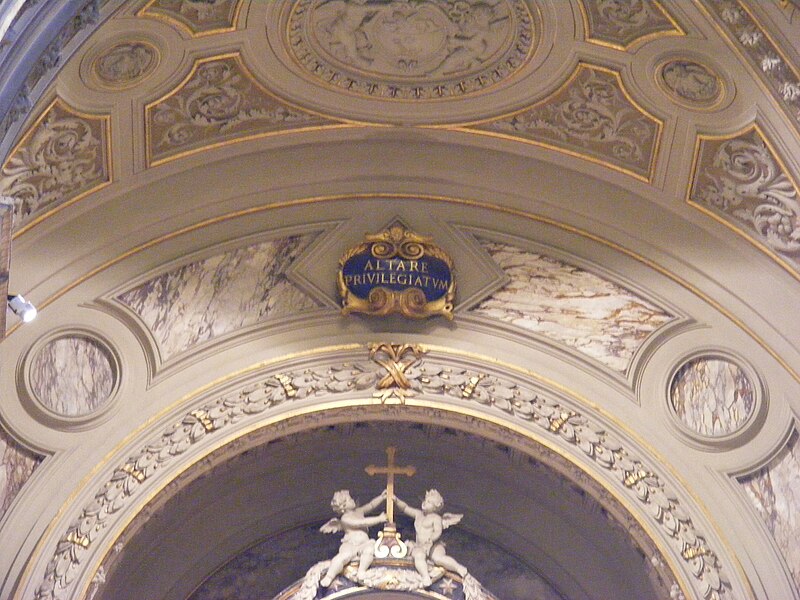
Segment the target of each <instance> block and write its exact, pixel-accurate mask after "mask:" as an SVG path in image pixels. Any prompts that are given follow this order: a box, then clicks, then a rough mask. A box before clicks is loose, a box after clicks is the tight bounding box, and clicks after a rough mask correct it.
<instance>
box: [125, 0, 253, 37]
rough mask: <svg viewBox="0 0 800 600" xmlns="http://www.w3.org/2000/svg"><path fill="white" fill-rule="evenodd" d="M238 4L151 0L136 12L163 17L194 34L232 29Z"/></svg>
mask: <svg viewBox="0 0 800 600" xmlns="http://www.w3.org/2000/svg"><path fill="white" fill-rule="evenodd" d="M241 4H242V0H151V1H150V2H148V4H147V5H146V6H145V7H144V8H143V9H142V10H141V11H139V15H141V16H145V17H158V18H162V19H165V20H166V21H169V22H173V23H175V24H177V25H179V26H181V27H183V28H185V29H187V30H188V31H189V32H191V33H192V34H193V35H204V34H211V33H221V32H224V31H231V30H233V29H235V28H236V16H237V15H238V14H239V8H240V7H241Z"/></svg>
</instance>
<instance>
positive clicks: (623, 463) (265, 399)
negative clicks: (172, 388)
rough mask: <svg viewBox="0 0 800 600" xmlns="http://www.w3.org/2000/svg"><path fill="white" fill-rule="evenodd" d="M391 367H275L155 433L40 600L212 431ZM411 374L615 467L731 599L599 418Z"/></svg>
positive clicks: (71, 575) (58, 561) (722, 597)
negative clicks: (154, 481) (129, 507)
mask: <svg viewBox="0 0 800 600" xmlns="http://www.w3.org/2000/svg"><path fill="white" fill-rule="evenodd" d="M384 372H385V371H384V369H383V367H381V366H380V365H378V364H376V363H374V362H370V361H368V360H366V357H365V359H364V360H363V361H360V362H359V361H355V362H352V361H351V362H347V363H344V364H325V365H319V366H315V367H312V368H305V369H299V370H297V371H292V372H287V373H274V374H272V375H270V376H267V377H266V378H264V379H263V380H262V381H261V382H260V383H251V384H248V385H247V386H245V387H243V388H241V389H236V390H232V391H230V392H228V393H226V394H225V395H223V396H220V397H217V398H215V399H211V400H207V401H205V402H204V403H203V404H202V405H200V406H198V407H197V408H195V409H193V410H191V411H189V412H188V413H186V414H185V415H184V416H183V417H182V418H180V419H179V420H177V421H175V422H174V423H173V424H172V425H170V426H169V427H167V428H166V429H165V430H163V431H162V432H160V433H157V434H155V435H154V436H152V437H151V438H150V439H149V440H148V441H147V443H145V444H143V445H142V446H141V447H140V449H139V450H138V451H134V452H132V453H131V454H130V455H129V457H128V458H127V459H126V461H125V463H124V464H122V465H121V466H117V467H116V468H114V470H113V472H112V473H109V474H108V475H107V476H106V477H107V478H106V480H105V483H103V484H102V485H101V487H100V488H99V489H98V490H97V492H96V493H95V496H94V498H93V499H92V500H91V501H90V502H89V503H88V504H87V505H86V506H84V508H83V509H82V510H81V512H80V515H78V516H77V517H76V518H75V519H74V521H73V522H72V523H71V524H70V525H69V527H68V528H67V531H66V532H65V533H64V534H63V536H62V537H61V540H60V541H59V543H58V544H57V547H56V548H55V551H54V555H53V557H52V559H51V560H50V562H49V563H48V565H47V568H46V572H45V575H44V580H43V581H42V583H41V584H40V585H39V587H38V588H37V591H36V593H35V598H37V600H45V599H46V600H56V599H57V598H60V597H62V596H63V595H65V593H66V590H68V589H69V588H71V587H72V585H73V584H74V583H75V578H76V575H77V572H78V569H79V567H80V564H81V560H82V559H83V558H84V556H85V553H86V552H87V551H88V550H89V549H90V548H91V547H92V546H93V545H94V544H95V543H97V542H99V541H100V540H101V539H102V538H103V537H104V536H105V535H106V532H107V530H108V529H109V528H110V527H112V526H113V525H114V524H115V520H116V519H117V518H118V516H119V514H120V513H121V512H122V511H123V509H124V508H125V507H126V505H127V504H128V503H129V502H130V501H131V499H132V498H133V497H134V496H136V495H137V494H138V493H139V492H141V491H144V490H145V489H146V488H148V487H149V486H148V484H149V480H150V479H151V478H155V477H157V476H158V474H160V473H163V472H165V471H166V470H167V469H169V468H170V464H171V463H173V462H175V461H179V460H180V457H181V456H182V455H184V454H185V453H186V452H187V451H189V450H190V449H191V448H193V447H195V446H198V445H202V444H204V443H205V442H206V441H212V440H215V439H218V437H219V436H218V435H214V434H215V433H216V432H218V431H220V430H222V429H231V428H233V427H234V426H236V425H237V424H239V423H241V424H243V425H244V424H245V423H248V422H252V421H253V420H255V419H259V418H263V415H264V414H265V413H267V412H269V411H270V410H271V409H272V408H273V407H275V406H278V405H280V404H283V403H286V402H295V401H298V400H302V399H311V398H320V399H322V398H324V397H326V396H329V395H342V396H344V395H347V394H348V393H349V394H353V393H355V394H358V393H359V392H362V393H363V390H371V389H375V386H376V382H377V381H379V380H380V378H381V377H382V375H383V373H384ZM405 374H406V376H407V378H408V380H409V382H410V383H411V387H412V388H413V389H414V390H415V391H416V392H417V393H419V394H423V395H427V396H435V397H441V398H442V399H444V400H447V399H450V400H452V401H455V402H477V403H479V404H482V405H485V406H490V407H493V408H494V409H496V410H497V411H498V414H502V415H505V416H507V417H509V418H512V419H515V420H518V421H519V422H520V423H521V424H522V423H528V424H530V425H531V426H534V427H536V428H538V429H539V430H541V431H542V432H543V433H544V434H545V435H548V436H550V437H551V438H552V439H553V440H555V441H556V442H557V443H558V444H560V445H562V446H563V447H564V448H565V449H569V451H577V452H580V453H581V455H582V456H584V457H585V458H586V459H588V460H589V461H591V463H592V465H594V466H595V467H596V468H598V469H600V470H601V471H603V472H605V473H607V475H608V477H609V478H611V479H612V480H613V481H614V482H616V485H619V486H620V489H621V490H622V491H623V493H624V494H625V495H626V496H627V497H628V498H629V499H630V501H631V502H633V503H634V504H635V505H636V506H639V507H640V508H641V509H642V510H643V512H642V515H643V516H644V515H646V518H647V519H649V520H650V521H651V522H652V523H651V524H652V526H653V527H654V528H655V529H656V530H657V531H659V532H660V535H663V536H665V537H666V538H668V539H669V541H670V543H669V544H668V547H672V548H675V549H676V552H677V553H678V554H679V556H680V559H679V560H682V561H683V563H684V564H685V566H686V568H687V570H688V572H691V573H692V577H693V586H694V587H695V590H696V593H697V594H699V596H698V597H703V598H706V599H707V600H727V599H729V598H731V586H730V582H729V581H728V579H727V578H726V577H725V575H724V573H723V572H722V565H721V564H720V561H719V559H718V557H717V553H716V552H715V551H714V550H713V549H712V548H710V547H709V544H708V542H707V540H706V539H705V537H704V536H703V535H702V534H701V533H700V532H699V531H697V530H696V529H695V525H694V523H693V521H692V518H691V517H690V516H689V514H688V513H687V512H686V509H685V507H684V506H682V505H681V503H680V501H679V500H678V499H677V498H678V496H677V495H676V494H675V493H674V492H673V491H672V490H670V489H669V488H668V487H667V485H666V484H665V483H664V481H662V479H661V477H659V475H658V474H657V473H656V471H655V470H654V469H655V466H654V465H650V464H646V463H645V462H643V461H642V460H641V459H640V458H639V457H638V456H636V455H635V453H632V452H630V451H629V450H627V449H626V448H625V447H624V446H623V444H621V443H620V442H619V441H618V440H617V438H616V437H615V436H614V435H613V434H611V433H608V432H606V431H605V430H604V429H603V428H602V427H601V426H600V425H599V424H597V423H594V422H593V421H592V420H591V419H590V418H587V417H585V416H583V415H581V414H580V413H578V412H577V411H576V410H573V409H571V408H569V407H567V406H565V405H563V404H561V403H559V402H558V401H556V400H554V399H552V398H549V397H545V396H542V395H541V394H539V393H537V392H536V391H534V390H533V389H532V388H530V387H527V386H523V385H519V384H517V383H515V382H512V381H510V380H508V379H505V378H502V377H497V376H493V375H487V374H485V373H480V372H477V371H474V370H472V369H463V368H461V367H451V366H449V365H447V364H446V363H443V362H442V361H441V359H440V360H438V361H437V360H432V359H429V358H428V359H423V360H422V361H421V362H420V363H419V364H417V365H414V366H411V367H409V368H408V369H407V370H406V373H405Z"/></svg>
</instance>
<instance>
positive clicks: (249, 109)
mask: <svg viewBox="0 0 800 600" xmlns="http://www.w3.org/2000/svg"><path fill="white" fill-rule="evenodd" d="M145 121H146V127H147V154H148V162H149V163H150V164H159V163H161V162H164V161H165V160H168V159H169V158H170V157H173V156H176V155H182V154H185V153H187V152H191V151H196V150H199V149H202V148H208V147H214V146H217V145H220V144H222V143H224V142H226V141H232V140H234V139H247V138H248V137H251V136H258V135H264V134H268V133H272V132H277V131H288V130H295V129H300V128H303V127H310V126H318V125H322V124H325V123H328V124H330V123H332V121H328V120H326V119H324V118H322V117H318V116H317V115H313V114H310V113H307V112H304V111H301V110H298V109H295V108H293V107H291V106H289V105H287V104H285V103H283V102H281V101H280V100H278V99H277V98H276V97H274V96H272V95H271V94H270V93H268V92H267V91H266V90H265V89H263V88H262V87H261V86H260V85H259V84H258V83H256V81H255V80H254V79H253V76H252V75H251V74H250V72H249V71H248V70H247V69H246V67H245V66H244V65H243V64H242V62H241V59H240V58H239V56H238V55H232V56H222V57H216V58H208V59H204V60H201V61H198V62H197V63H195V66H194V69H193V70H192V72H191V74H190V75H189V77H188V78H187V79H186V80H185V81H184V82H183V83H182V84H181V85H180V86H179V87H178V88H177V89H176V90H174V91H172V92H170V93H169V94H168V95H167V96H165V97H164V98H161V99H160V100H157V101H156V102H154V103H152V104H149V105H148V106H147V108H146V109H145Z"/></svg>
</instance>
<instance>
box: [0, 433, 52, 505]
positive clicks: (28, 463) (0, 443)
mask: <svg viewBox="0 0 800 600" xmlns="http://www.w3.org/2000/svg"><path fill="white" fill-rule="evenodd" d="M41 462H42V458H41V457H40V456H37V455H35V454H33V453H32V452H30V451H28V450H26V449H25V448H23V447H22V446H20V445H19V444H18V443H17V442H15V441H14V440H13V439H12V438H11V436H9V435H8V434H7V433H6V432H5V431H4V430H3V429H2V427H0V519H2V518H3V515H4V514H5V512H6V511H7V510H8V507H9V506H11V503H12V502H13V501H14V498H15V497H16V495H17V494H18V493H19V491H20V490H21V489H22V486H23V485H25V482H26V481H28V479H29V478H30V476H31V475H32V474H33V471H34V469H36V467H38V466H39V464H40V463H41Z"/></svg>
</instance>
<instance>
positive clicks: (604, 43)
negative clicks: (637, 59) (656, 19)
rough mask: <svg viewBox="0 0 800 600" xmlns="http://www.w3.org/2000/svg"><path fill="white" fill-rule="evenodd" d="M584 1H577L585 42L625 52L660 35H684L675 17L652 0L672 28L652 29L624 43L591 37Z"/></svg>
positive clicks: (684, 32) (660, 36)
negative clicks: (666, 29) (665, 29)
mask: <svg viewBox="0 0 800 600" xmlns="http://www.w3.org/2000/svg"><path fill="white" fill-rule="evenodd" d="M585 1H586V0H580V1H579V2H578V8H579V9H580V11H581V17H582V18H583V35H584V38H583V39H584V41H585V42H588V43H590V44H595V45H597V46H603V47H604V48H613V49H614V50H621V51H622V52H627V51H628V50H630V49H631V48H633V47H634V46H637V45H639V44H644V43H646V42H649V41H651V40H655V39H658V38H662V37H674V36H685V35H686V31H685V30H684V29H683V27H681V26H680V24H679V23H678V21H677V19H675V18H674V17H673V16H672V15H671V14H669V12H667V10H666V9H665V8H664V7H663V6H661V3H660V2H659V1H658V0H652V1H653V6H654V7H655V8H656V10H658V11H659V12H660V13H661V14H662V15H663V16H664V17H665V18H666V19H667V21H669V22H670V25H672V27H673V29H671V30H668V31H653V32H652V33H648V34H647V35H643V36H641V37H637V38H635V39H634V40H632V41H631V42H628V43H627V44H625V45H623V44H617V43H615V42H609V41H608V40H602V39H600V38H593V37H591V31H590V30H591V24H590V22H589V13H588V12H587V10H586V6H585V5H584V2H585Z"/></svg>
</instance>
